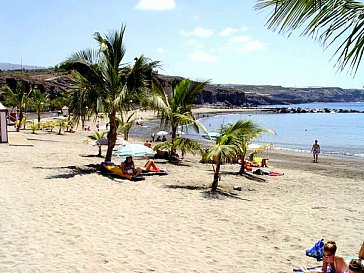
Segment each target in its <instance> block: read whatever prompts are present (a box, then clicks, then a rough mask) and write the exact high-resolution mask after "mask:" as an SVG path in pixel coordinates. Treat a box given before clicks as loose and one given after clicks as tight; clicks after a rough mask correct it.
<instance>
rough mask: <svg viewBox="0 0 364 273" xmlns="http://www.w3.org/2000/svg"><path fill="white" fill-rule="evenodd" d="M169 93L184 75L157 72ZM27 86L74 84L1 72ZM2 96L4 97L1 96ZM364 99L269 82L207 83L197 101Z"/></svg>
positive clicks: (57, 75) (65, 78) (51, 74)
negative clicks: (262, 83) (241, 83)
mask: <svg viewBox="0 0 364 273" xmlns="http://www.w3.org/2000/svg"><path fill="white" fill-rule="evenodd" d="M157 76H158V78H159V80H160V81H161V83H162V85H163V87H164V88H165V90H166V92H167V94H168V95H169V96H170V94H171V90H172V82H178V81H180V80H182V79H183V78H182V77H177V76H166V75H161V74H159V75H157ZM17 80H22V81H23V82H24V83H25V84H26V86H27V87H28V88H29V87H30V86H34V85H37V86H38V87H39V88H40V89H41V90H42V91H44V92H48V93H49V96H50V98H51V99H53V98H55V97H57V96H58V95H59V94H60V93H61V92H64V91H67V90H70V89H71V88H72V86H73V84H72V81H71V79H70V76H69V73H67V72H62V71H55V70H51V69H48V70H41V71H37V70H35V71H2V72H0V87H1V86H2V85H4V84H8V85H9V86H10V87H11V88H14V89H15V85H16V81H17ZM0 99H1V98H0ZM356 101H364V89H342V88H338V87H305V88H288V87H282V86H270V85H236V84H208V85H207V86H206V88H205V89H204V90H203V92H202V93H201V94H200V96H198V98H197V101H196V103H197V104H212V105H216V106H222V107H234V106H258V105H269V104H294V103H310V102H356Z"/></svg>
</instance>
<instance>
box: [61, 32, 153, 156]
mask: <svg viewBox="0 0 364 273" xmlns="http://www.w3.org/2000/svg"><path fill="white" fill-rule="evenodd" d="M124 32H125V26H124V25H122V26H121V28H120V30H119V31H112V32H110V33H109V34H106V35H105V36H102V35H101V34H100V33H98V32H96V33H95V34H94V38H95V40H96V41H97V42H98V45H99V48H98V50H97V51H95V50H82V51H79V52H77V53H75V54H73V55H72V56H71V57H70V58H69V59H68V60H66V61H65V62H64V63H63V64H62V68H66V69H68V70H74V72H73V73H72V75H73V79H74V81H75V83H76V88H75V89H74V90H73V92H78V93H79V95H80V96H79V99H78V102H77V103H74V104H72V103H71V105H70V106H71V107H70V111H72V112H73V113H74V116H75V118H76V119H79V118H81V117H83V116H84V114H86V113H83V112H80V111H81V109H80V108H77V105H78V106H81V105H82V106H85V107H84V109H86V106H87V107H88V111H90V112H91V113H96V114H97V113H105V114H106V115H107V117H108V120H109V122H108V123H109V128H110V130H109V132H108V137H107V139H108V149H107V153H106V157H105V161H111V157H112V152H113V148H114V146H115V142H116V139H117V129H118V127H119V122H118V120H117V115H118V114H124V113H127V112H128V111H130V110H131V109H132V108H133V107H134V103H139V102H140V98H141V97H142V94H143V93H146V92H147V91H148V90H149V89H150V88H151V85H152V76H153V69H154V68H156V67H157V66H158V62H153V61H151V60H149V59H148V58H146V57H144V56H143V55H141V56H140V57H138V58H135V63H134V64H133V65H124V64H123V63H122V61H123V58H124V55H125V47H124V45H123V38H124ZM74 94H75V93H74ZM74 99H75V98H74Z"/></svg>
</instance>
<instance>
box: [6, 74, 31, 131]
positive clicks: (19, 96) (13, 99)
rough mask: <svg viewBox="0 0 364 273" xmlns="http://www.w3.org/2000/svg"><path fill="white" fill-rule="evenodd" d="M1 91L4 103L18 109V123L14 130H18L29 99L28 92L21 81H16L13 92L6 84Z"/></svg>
mask: <svg viewBox="0 0 364 273" xmlns="http://www.w3.org/2000/svg"><path fill="white" fill-rule="evenodd" d="M2 93H5V103H6V104H8V105H11V106H16V107H17V108H18V110H19V116H18V125H17V127H16V131H17V132H19V130H20V126H21V123H22V121H23V117H24V114H23V112H24V110H25V107H26V104H27V103H28V100H29V92H27V88H26V86H25V85H24V83H23V82H21V81H17V82H16V88H15V92H13V90H11V88H10V87H9V86H7V85H5V86H4V87H3V90H2Z"/></svg>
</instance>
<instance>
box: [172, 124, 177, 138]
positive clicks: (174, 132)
mask: <svg viewBox="0 0 364 273" xmlns="http://www.w3.org/2000/svg"><path fill="white" fill-rule="evenodd" d="M176 137H177V125H172V142H173V140H175V139H176Z"/></svg>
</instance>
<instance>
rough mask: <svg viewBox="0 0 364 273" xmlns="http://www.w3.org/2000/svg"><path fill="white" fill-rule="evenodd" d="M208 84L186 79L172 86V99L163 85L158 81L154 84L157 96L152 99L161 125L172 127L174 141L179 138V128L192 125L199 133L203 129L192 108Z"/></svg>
mask: <svg viewBox="0 0 364 273" xmlns="http://www.w3.org/2000/svg"><path fill="white" fill-rule="evenodd" d="M208 82H209V81H202V82H198V81H191V80H189V79H184V80H182V81H180V82H179V83H178V84H176V85H172V94H171V98H170V99H169V98H168V96H167V94H166V92H165V90H164V89H163V87H162V85H161V84H160V83H159V82H158V81H157V80H155V81H154V82H153V83H154V85H153V91H154V93H155V94H156V96H154V97H153V98H152V99H153V102H152V103H153V105H154V109H155V110H157V112H158V115H159V117H160V119H161V125H162V126H163V127H169V126H170V127H171V132H172V141H173V140H174V139H175V138H176V137H177V129H178V127H179V126H183V125H192V126H193V128H194V129H195V130H196V131H197V132H198V131H199V128H202V125H201V124H200V123H199V122H198V121H197V120H196V118H195V117H194V115H193V114H192V106H193V104H194V103H195V102H196V99H197V96H198V95H199V94H200V93H201V91H202V90H203V88H204V87H205V86H206V84H208ZM205 131H206V130H205Z"/></svg>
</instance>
